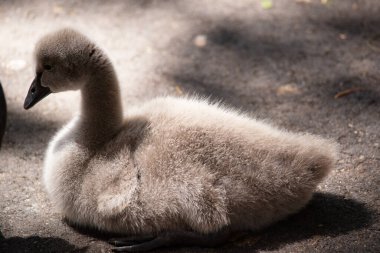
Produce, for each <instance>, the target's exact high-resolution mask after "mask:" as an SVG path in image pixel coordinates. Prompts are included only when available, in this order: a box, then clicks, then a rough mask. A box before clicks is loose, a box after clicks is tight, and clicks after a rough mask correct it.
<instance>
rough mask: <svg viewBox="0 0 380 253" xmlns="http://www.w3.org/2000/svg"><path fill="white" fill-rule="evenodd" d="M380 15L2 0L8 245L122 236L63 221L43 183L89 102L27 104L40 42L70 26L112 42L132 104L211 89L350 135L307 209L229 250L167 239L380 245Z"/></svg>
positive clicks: (359, 6) (326, 9) (325, 4)
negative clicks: (54, 140) (53, 153)
mask: <svg viewBox="0 0 380 253" xmlns="http://www.w3.org/2000/svg"><path fill="white" fill-rule="evenodd" d="M379 14H380V1H376V0H344V1H343V0H234V1H229V0H218V1H207V0H203V1H202V0H183V1H174V0H157V1H154V0H136V1H117V0H111V1H98V0H94V1H89V0H88V1H84V0H83V1H71V0H68V1H44V0H30V1H27V0H13V1H10V0H9V1H8V0H1V1H0V31H1V35H0V80H1V82H2V85H3V89H4V92H5V95H6V99H7V104H8V122H7V126H6V132H5V136H4V139H3V145H2V149H1V151H0V252H109V251H110V249H111V247H110V246H109V245H107V243H106V242H104V241H103V240H102V238H95V237H93V236H90V235H84V234H82V233H78V232H77V231H75V230H73V229H72V228H71V227H69V226H68V225H66V224H65V223H64V222H62V220H61V218H60V216H59V214H58V213H56V212H55V210H54V209H53V208H52V206H51V205H50V203H49V200H48V199H47V196H46V194H45V191H44V189H43V186H42V184H41V169H42V163H43V155H44V151H45V149H46V146H47V143H48V141H49V139H50V138H51V137H52V136H53V134H54V133H55V132H56V131H57V129H59V128H60V127H61V126H62V125H63V124H64V123H65V122H67V121H68V120H69V119H70V118H71V117H72V116H73V115H74V114H75V113H76V112H77V111H78V108H79V101H80V97H79V94H78V93H77V92H68V93H64V94H57V95H55V96H49V97H47V98H46V99H45V100H44V101H43V102H41V103H39V104H38V105H36V106H35V107H34V108H33V109H31V110H30V111H24V109H23V107H22V105H23V101H24V98H25V96H26V93H27V90H28V88H29V85H30V83H31V81H32V80H33V78H34V63H33V48H34V45H35V43H36V41H37V40H38V39H39V38H40V37H41V36H42V35H44V34H45V33H48V32H50V31H53V30H55V29H58V28H61V27H72V28H75V29H77V30H79V31H81V32H83V33H85V34H86V35H87V36H88V37H90V38H91V39H93V40H94V41H95V42H96V43H97V44H98V45H99V46H100V47H102V48H103V49H104V50H105V51H106V52H107V53H108V55H109V57H110V58H111V60H112V62H113V64H114V65H115V68H116V71H117V73H118V76H119V80H120V85H121V89H122V96H123V103H124V108H125V109H128V105H131V104H134V105H136V104H137V105H138V104H139V103H143V102H144V101H146V100H149V99H151V98H153V97H156V96H160V95H173V96H183V95H200V96H205V97H210V98H211V99H214V100H221V101H223V102H224V103H225V104H227V105H229V106H231V107H234V108H237V109H240V110H242V111H245V112H247V113H249V114H250V115H252V116H254V117H258V118H262V119H263V118H265V119H266V120H268V121H271V122H273V123H275V124H276V125H279V126H281V127H284V128H287V129H289V130H292V131H307V132H311V133H315V134H320V135H322V136H325V137H330V138H332V139H335V140H337V141H338V142H339V143H340V144H341V154H340V158H339V161H338V164H337V168H336V169H335V170H334V171H333V172H332V173H331V175H330V177H329V178H328V179H327V180H326V182H325V183H323V184H322V185H321V186H320V189H319V193H318V194H316V196H315V198H314V199H313V200H312V202H311V203H310V205H309V206H308V207H306V208H305V210H303V211H302V212H301V213H299V214H297V215H295V216H292V217H290V218H289V219H288V220H286V221H283V222H280V223H279V224H277V225H274V226H272V227H270V228H268V229H266V230H263V231H259V232H256V233H253V234H250V235H247V236H246V237H244V238H242V239H240V240H237V241H235V242H232V243H229V244H227V245H226V246H224V247H222V248H219V249H180V250H177V249H175V250H173V249H171V250H170V249H168V250H161V251H160V252H380V221H379V212H380V194H379V193H380V192H379V186H380V147H379V143H380V134H379V129H380V106H379V105H380V99H379V98H380V83H379V81H380V71H379V70H380V15H379ZM184 113H186V112H184ZM225 123H226V124H228V122H225ZM321 148H323V147H321Z"/></svg>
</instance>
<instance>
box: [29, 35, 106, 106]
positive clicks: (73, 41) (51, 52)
mask: <svg viewBox="0 0 380 253" xmlns="http://www.w3.org/2000/svg"><path fill="white" fill-rule="evenodd" d="M95 55H97V56H98V55H99V49H98V48H97V47H96V46H95V45H94V43H92V42H91V41H90V40H89V39H88V38H87V37H85V36H84V35H82V34H80V33H78V32H77V31H75V30H72V29H62V30H59V31H57V32H54V33H51V34H48V35H46V36H44V37H43V38H42V39H41V40H40V41H39V42H38V43H37V46H36V49H35V61H36V77H35V79H34V80H33V82H32V84H31V86H30V88H29V91H28V95H27V97H26V98H25V102H24V108H25V109H29V108H31V107H32V106H33V105H35V104H36V103H37V102H39V101H40V100H42V99H43V98H44V97H46V96H47V95H49V94H50V93H55V92H61V91H67V90H77V89H80V88H81V86H82V85H84V84H85V83H86V81H87V79H88V77H89V76H90V75H91V74H92V73H93V71H94V69H93V65H94V64H91V63H92V62H93V61H92V58H94V57H95Z"/></svg>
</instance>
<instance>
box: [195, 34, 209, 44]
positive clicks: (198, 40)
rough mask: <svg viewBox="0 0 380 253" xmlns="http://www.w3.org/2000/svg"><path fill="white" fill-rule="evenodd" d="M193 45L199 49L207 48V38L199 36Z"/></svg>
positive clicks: (202, 35)
mask: <svg viewBox="0 0 380 253" xmlns="http://www.w3.org/2000/svg"><path fill="white" fill-rule="evenodd" d="M193 43H194V45H195V46H197V47H205V46H206V45H207V36H206V35H204V34H199V35H197V36H196V37H195V38H194V41H193Z"/></svg>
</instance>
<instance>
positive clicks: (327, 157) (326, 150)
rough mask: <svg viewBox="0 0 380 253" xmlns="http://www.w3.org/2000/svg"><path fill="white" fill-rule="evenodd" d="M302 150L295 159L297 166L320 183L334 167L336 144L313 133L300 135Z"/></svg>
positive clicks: (336, 151) (336, 154)
mask: <svg viewBox="0 0 380 253" xmlns="http://www.w3.org/2000/svg"><path fill="white" fill-rule="evenodd" d="M302 142H303V143H302V145H301V147H302V150H300V151H299V152H300V157H301V158H302V159H297V163H301V164H298V165H299V168H306V169H307V170H308V171H307V172H308V173H310V175H311V179H312V180H313V181H314V182H315V183H316V184H318V183H320V182H321V181H322V180H323V179H324V178H325V177H326V176H327V175H328V174H329V172H330V171H331V170H332V168H333V167H334V165H335V163H336V160H337V156H338V144H337V143H336V142H334V141H332V140H329V139H324V138H321V137H318V136H314V135H303V136H302ZM297 167H298V166H297Z"/></svg>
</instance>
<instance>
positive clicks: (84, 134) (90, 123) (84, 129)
mask: <svg viewBox="0 0 380 253" xmlns="http://www.w3.org/2000/svg"><path fill="white" fill-rule="evenodd" d="M81 92H82V108H81V115H80V119H79V125H78V127H79V129H78V130H79V131H78V133H79V134H78V136H77V141H78V142H79V143H80V144H82V145H84V146H86V147H88V148H89V149H96V148H97V147H98V146H99V145H101V144H103V143H104V142H106V141H107V140H109V139H111V138H112V137H113V136H114V135H115V134H116V133H117V131H118V130H119V129H120V127H121V125H122V121H123V110H122V103H121V97H120V90H119V84H118V80H117V77H116V74H115V71H114V69H113V66H112V64H111V63H109V62H108V59H107V64H105V65H103V67H102V68H99V69H98V70H97V71H94V74H93V75H91V76H90V78H89V81H88V82H87V83H86V84H85V85H84V86H83V87H82V89H81Z"/></svg>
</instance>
